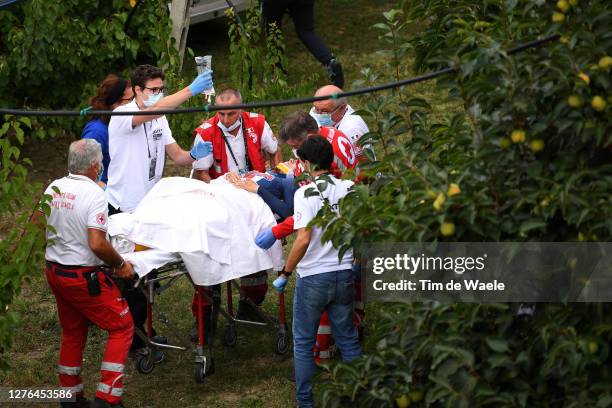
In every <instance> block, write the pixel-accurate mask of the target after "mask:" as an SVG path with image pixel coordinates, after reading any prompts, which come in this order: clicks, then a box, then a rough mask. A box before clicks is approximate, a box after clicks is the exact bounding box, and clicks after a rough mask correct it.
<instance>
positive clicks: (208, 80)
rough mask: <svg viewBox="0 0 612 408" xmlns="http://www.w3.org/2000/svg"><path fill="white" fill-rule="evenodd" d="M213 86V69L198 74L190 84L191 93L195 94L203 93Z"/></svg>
mask: <svg viewBox="0 0 612 408" xmlns="http://www.w3.org/2000/svg"><path fill="white" fill-rule="evenodd" d="M212 87H213V81H212V70H210V69H207V70H206V71H204V72H202V73H201V74H200V75H198V76H197V77H196V79H194V80H193V82H192V83H191V85H189V87H188V88H189V90H190V91H191V95H193V96H195V95H199V94H201V93H202V92H204V91H205V90H207V89H210V88H212Z"/></svg>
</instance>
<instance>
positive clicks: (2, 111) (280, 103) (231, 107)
mask: <svg viewBox="0 0 612 408" xmlns="http://www.w3.org/2000/svg"><path fill="white" fill-rule="evenodd" d="M558 38H559V35H558V34H555V35H551V36H548V37H545V38H542V39H539V40H534V41H530V42H527V43H524V44H521V45H518V46H516V47H513V48H510V49H509V50H508V51H506V53H507V54H509V55H510V54H516V53H517V52H520V51H523V50H525V49H528V48H531V47H537V46H540V45H543V44H546V43H548V42H550V41H553V40H556V39H558ZM458 70H459V69H458V68H454V67H449V68H444V69H441V70H439V71H435V72H430V73H428V74H424V75H420V76H417V77H413V78H409V79H404V80H401V81H394V82H387V83H385V84H381V85H377V86H372V87H367V88H360V89H355V90H353V91H348V92H342V93H338V94H333V95H327V96H311V97H305V98H295V99H283V100H276V101H264V102H252V103H246V104H239V105H219V106H215V105H205V106H204V107H197V108H177V109H166V110H164V109H159V110H152V111H136V112H127V111H124V112H113V111H107V110H88V109H83V110H81V111H67V110H56V111H30V110H22V109H0V114H8V115H16V116H85V115H95V116H97V115H112V116H137V115H143V116H154V115H174V114H182V113H198V112H214V111H218V110H237V109H244V110H250V109H258V108H268V107H279V106H290V105H303V104H307V103H312V102H316V101H323V100H327V99H338V98H343V97H349V96H355V95H363V94H367V93H372V92H378V91H384V90H386V89H391V88H399V87H402V86H406V85H413V84H416V83H419V82H424V81H429V80H430V79H434V78H437V77H439V76H442V75H446V74H450V73H453V72H457V71H458Z"/></svg>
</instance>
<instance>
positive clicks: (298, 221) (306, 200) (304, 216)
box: [293, 185, 319, 230]
mask: <svg viewBox="0 0 612 408" xmlns="http://www.w3.org/2000/svg"><path fill="white" fill-rule="evenodd" d="M309 188H314V189H316V187H315V186H314V185H308V186H304V187H300V189H299V190H298V191H296V192H295V199H294V200H293V222H294V224H293V229H296V230H297V229H300V228H304V227H306V226H307V225H308V223H309V222H310V221H311V220H312V219H313V218H314V217H315V216H316V215H317V213H318V212H319V210H318V209H316V208H313V204H314V203H315V200H317V199H318V197H316V196H312V197H306V196H305V194H306V191H307V190H308V189H309Z"/></svg>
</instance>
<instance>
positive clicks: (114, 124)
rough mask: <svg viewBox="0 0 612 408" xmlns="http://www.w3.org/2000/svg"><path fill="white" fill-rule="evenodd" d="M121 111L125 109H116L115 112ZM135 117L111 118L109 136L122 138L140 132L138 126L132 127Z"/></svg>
mask: <svg viewBox="0 0 612 408" xmlns="http://www.w3.org/2000/svg"><path fill="white" fill-rule="evenodd" d="M118 110H119V111H121V110H123V109H119V108H117V109H115V111H118ZM133 117H134V116H111V119H110V122H109V123H108V136H109V138H111V137H122V136H128V135H131V134H132V133H135V132H137V131H138V126H136V127H135V128H133V127H132V118H133Z"/></svg>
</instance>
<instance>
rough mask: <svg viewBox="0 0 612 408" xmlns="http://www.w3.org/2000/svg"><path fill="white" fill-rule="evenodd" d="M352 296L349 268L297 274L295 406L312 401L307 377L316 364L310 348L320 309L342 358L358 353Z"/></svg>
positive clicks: (352, 286)
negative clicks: (302, 275) (327, 320)
mask: <svg viewBox="0 0 612 408" xmlns="http://www.w3.org/2000/svg"><path fill="white" fill-rule="evenodd" d="M354 298H355V287H354V280H353V273H352V271H351V270H350V269H345V270H340V271H334V272H325V273H321V274H318V275H311V276H306V277H304V278H300V277H299V276H298V278H297V282H296V286H295V295H294V297H293V355H294V359H295V384H296V398H297V403H298V406H300V407H303V408H307V407H308V408H310V407H312V406H313V403H314V401H313V398H312V384H311V382H310V380H311V378H312V375H313V374H314V372H315V370H316V367H315V363H314V357H313V351H312V349H313V347H314V345H315V341H316V339H317V329H318V327H319V319H320V318H321V313H323V310H327V313H328V314H329V320H330V322H331V328H332V335H333V336H334V340H335V341H336V345H337V346H338V348H339V349H340V353H341V354H342V360H343V361H351V360H353V359H355V358H357V357H359V356H360V355H361V347H360V346H359V340H358V338H357V330H356V329H355V327H354V326H353V320H352V314H353V301H354Z"/></svg>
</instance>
